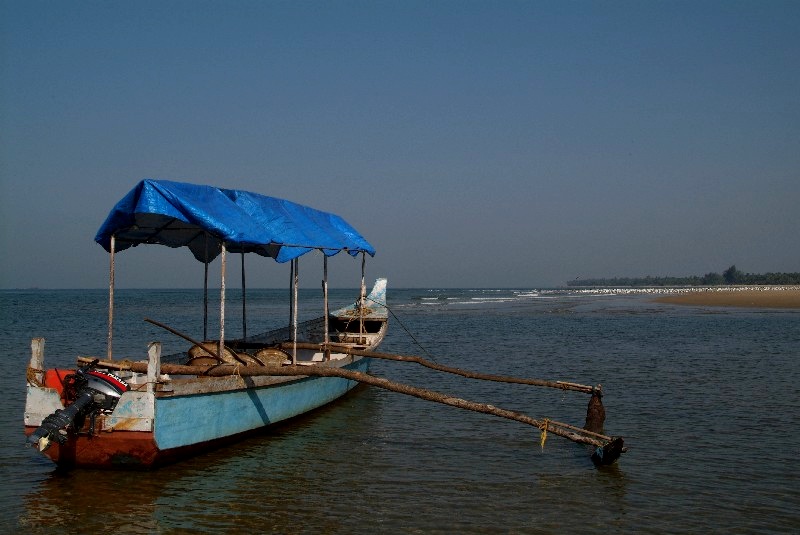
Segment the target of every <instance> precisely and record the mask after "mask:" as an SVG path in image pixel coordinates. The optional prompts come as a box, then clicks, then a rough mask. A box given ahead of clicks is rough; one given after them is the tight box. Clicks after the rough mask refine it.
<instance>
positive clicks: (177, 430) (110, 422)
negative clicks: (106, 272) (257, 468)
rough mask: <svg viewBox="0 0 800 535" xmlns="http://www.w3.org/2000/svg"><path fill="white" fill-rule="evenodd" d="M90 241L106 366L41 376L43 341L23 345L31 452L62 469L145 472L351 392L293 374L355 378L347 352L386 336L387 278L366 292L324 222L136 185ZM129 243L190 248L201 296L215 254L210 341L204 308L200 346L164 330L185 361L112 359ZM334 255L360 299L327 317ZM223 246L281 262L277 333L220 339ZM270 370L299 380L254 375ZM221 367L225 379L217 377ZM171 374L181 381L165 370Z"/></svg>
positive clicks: (243, 198)
mask: <svg viewBox="0 0 800 535" xmlns="http://www.w3.org/2000/svg"><path fill="white" fill-rule="evenodd" d="M95 239H96V241H97V242H98V243H100V244H101V245H102V246H103V247H104V248H106V250H108V251H109V253H110V255H111V256H110V258H111V262H110V265H111V270H110V284H109V330H108V333H107V338H108V350H107V354H106V356H105V359H103V360H102V361H101V360H100V359H99V358H96V359H88V358H81V359H78V360H79V362H78V364H79V367H77V368H76V369H70V370H63V369H49V370H46V369H45V368H44V355H43V347H44V340H42V339H34V340H33V341H32V344H31V347H32V356H31V362H30V365H29V368H28V373H27V380H28V386H27V399H26V404H25V433H26V434H27V435H28V442H29V443H30V444H31V445H32V446H34V447H36V448H37V449H39V450H40V451H42V452H43V453H44V454H45V455H47V456H48V457H49V458H50V459H52V460H53V461H54V462H56V463H58V464H59V465H67V466H78V467H95V468H151V467H155V466H158V465H161V464H164V463H167V462H171V461H175V460H178V459H182V458H184V457H186V456H187V455H191V454H194V453H196V452H198V451H200V450H205V449H209V448H212V447H214V446H217V445H219V444H222V443H225V442H230V441H233V440H236V439H239V438H241V437H242V436H243V435H245V434H248V433H251V432H253V431H256V430H258V429H260V428H263V427H264V426H267V425H270V424H273V423H276V422H280V421H282V420H286V419H288V418H292V417H295V416H298V415H301V414H303V413H305V412H308V411H310V410H313V409H315V408H317V407H320V406H322V405H324V404H326V403H329V402H331V401H333V400H335V399H337V398H339V397H341V396H342V395H343V394H345V393H346V392H348V391H349V390H350V389H352V388H353V387H354V386H355V385H356V384H357V382H356V381H354V380H350V379H347V378H343V377H336V376H331V377H325V376H317V375H314V376H308V375H302V367H303V366H308V365H310V364H312V363H313V364H314V368H315V369H320V368H322V369H328V368H329V369H332V370H333V369H339V370H350V371H356V372H366V371H367V370H368V367H369V362H370V359H369V358H367V357H364V356H361V355H356V354H351V353H348V349H350V348H352V350H353V351H357V350H358V351H363V350H369V349H374V348H376V347H377V346H378V345H379V344H380V343H381V341H382V340H383V338H384V336H385V334H386V329H387V325H388V321H387V320H388V315H387V309H386V280H385V279H378V280H377V281H376V283H375V285H374V287H373V288H372V291H371V292H370V294H369V295H366V289H365V285H364V259H365V257H366V255H367V254H369V255H374V249H373V248H372V246H371V245H370V244H369V243H368V242H367V241H366V240H365V239H364V238H363V237H362V236H361V235H360V234H359V233H358V232H357V231H356V230H355V229H354V228H353V227H351V226H350V225H349V224H347V223H346V222H345V221H344V220H343V219H341V218H340V217H338V216H336V215H334V214H330V213H326V212H321V211H318V210H314V209H312V208H308V207H305V206H301V205H298V204H295V203H291V202H289V201H284V200H280V199H274V198H271V197H265V196H262V195H257V194H253V193H249V192H243V191H238V190H225V189H219V188H213V187H209V186H196V185H191V184H183V183H177V182H169V181H161V180H144V181H142V182H140V183H139V184H138V185H137V186H136V187H135V188H134V189H133V190H132V191H131V192H130V193H129V194H128V195H126V196H125V197H124V198H123V199H122V200H121V201H120V202H119V203H118V204H117V205H116V206H115V207H114V209H112V211H111V213H110V214H109V216H108V219H107V220H106V222H105V223H104V225H103V226H102V227H101V229H100V231H99V232H98V234H97V237H96V238H95ZM139 244H162V245H168V246H171V247H188V248H189V249H190V250H191V251H192V253H193V254H194V256H195V258H197V259H198V260H200V261H202V262H204V263H205V264H206V283H205V288H206V291H207V288H208V284H207V282H208V281H207V273H208V269H207V266H208V263H209V262H210V261H211V260H213V259H214V258H215V257H217V256H219V257H220V258H221V263H222V264H221V273H222V281H221V285H220V293H221V295H220V329H219V337H218V338H216V339H214V340H208V339H206V338H207V336H206V334H207V332H206V331H207V323H208V322H207V317H208V314H207V309H206V310H205V311H204V316H205V318H206V321H205V326H204V333H203V340H202V341H200V342H198V341H196V340H194V339H192V338H191V337H189V336H187V335H183V334H181V333H177V331H174V330H172V329H170V328H169V327H168V326H165V325H164V327H165V328H167V329H168V330H171V331H172V332H173V333H176V334H178V335H179V336H182V337H184V338H186V339H187V340H189V341H190V345H191V347H189V349H188V351H187V352H186V353H182V354H180V355H170V356H164V357H162V355H161V345H160V344H159V343H153V344H151V345H150V347H149V350H148V358H147V359H142V360H141V361H139V362H128V361H125V362H120V361H119V360H115V359H114V355H113V344H112V342H113V317H114V315H113V310H114V297H113V296H114V258H115V254H116V253H117V252H119V251H121V250H124V249H127V248H128V247H132V246H136V245H139ZM311 251H320V252H322V253H323V254H322V257H323V259H324V274H325V280H324V281H323V297H324V298H323V302H324V312H323V314H322V316H321V317H320V318H318V319H316V320H312V321H307V322H304V323H298V321H297V316H298V313H297V312H298V311H297V287H298V275H297V274H298V258H299V257H300V256H302V255H304V254H306V253H308V252H311ZM341 251H345V252H347V253H348V254H350V255H351V256H353V257H356V256H361V259H362V262H361V266H362V275H361V293H360V296H359V297H358V299H357V300H356V302H355V303H354V304H353V305H351V306H349V307H345V308H341V309H339V310H336V311H334V312H329V311H328V310H327V308H328V299H327V295H328V294H327V257H328V256H331V255H334V254H336V253H338V252H341ZM229 252H239V253H242V254H244V253H256V254H258V255H261V256H265V257H269V258H272V259H275V260H276V261H278V262H290V263H291V267H292V277H291V279H292V292H291V293H292V300H291V301H292V314H291V318H292V320H291V324H290V325H289V326H288V327H285V328H282V329H279V330H276V331H271V332H268V333H263V334H259V335H251V336H247V335H246V327H245V329H244V330H245V335H244V336H242V337H241V338H240V339H236V340H227V341H226V340H225V329H224V325H225V256H226V253H229ZM242 265H244V262H242ZM243 269H244V268H243ZM242 281H244V273H243V274H242ZM206 302H207V300H206ZM245 317H246V316H245ZM152 323H156V324H159V323H158V322H152ZM159 325H161V324H159ZM245 325H246V322H245ZM328 343H331V344H335V345H328ZM309 347H311V349H309ZM323 348H325V349H323ZM330 348H335V349H330ZM226 367H227V368H226ZM231 367H232V368H231ZM270 367H271V368H272V369H279V368H284V367H285V368H292V369H294V370H299V372H297V373H295V375H291V376H287V375H269V374H266V372H263V370H269V369H270ZM223 368H226V369H229V370H231V369H232V371H228V372H226V374H224V375H221V374H218V373H215V371H219V370H220V369H223ZM176 369H177V370H179V371H181V372H185V371H186V370H190V371H191V372H192V373H178V374H176V373H169V371H170V370H176ZM307 369H311V368H310V367H309V368H307ZM254 370H262V371H261V372H259V373H254ZM165 372H166V373H165Z"/></svg>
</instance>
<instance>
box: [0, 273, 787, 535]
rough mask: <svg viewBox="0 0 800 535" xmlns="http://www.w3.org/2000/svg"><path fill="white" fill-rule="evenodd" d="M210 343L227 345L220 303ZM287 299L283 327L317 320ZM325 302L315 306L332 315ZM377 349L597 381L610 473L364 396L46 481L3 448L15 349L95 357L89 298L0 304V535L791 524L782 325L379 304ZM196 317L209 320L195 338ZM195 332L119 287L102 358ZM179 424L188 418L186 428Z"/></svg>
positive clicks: (555, 396)
mask: <svg viewBox="0 0 800 535" xmlns="http://www.w3.org/2000/svg"><path fill="white" fill-rule="evenodd" d="M228 293H229V297H230V300H229V302H228V303H226V304H227V312H226V337H227V338H230V337H235V336H240V335H241V333H242V330H243V325H242V313H241V309H240V308H237V307H238V302H239V301H240V300H239V299H238V298H239V295H237V292H236V291H229V292H228ZM319 293H320V292H319V291H316V292H313V291H303V292H301V304H300V319H301V320H302V319H308V318H311V317H314V316H316V315H318V314H319V312H320V310H321V306H322V304H321V298H320V296H319ZM355 293H356V292H355V291H353V290H334V291H333V292H332V301H333V303H332V307H333V306H341V305H345V304H347V303H348V302H351V301H352V298H353V296H354V295H355ZM287 294H288V292H287V291H285V290H251V291H248V294H247V303H248V307H247V329H248V334H255V333H257V332H260V331H266V330H268V329H271V328H274V327H278V326H281V325H284V324H286V323H287V321H288V318H289V311H288V307H287V306H286V305H287V303H286V301H287ZM388 298H389V307H390V309H391V312H392V314H391V316H390V329H389V335H388V336H387V338H386V340H385V341H384V344H383V345H382V346H381V350H383V351H388V352H395V353H401V354H414V355H420V356H423V357H425V358H428V359H431V360H434V361H436V362H438V363H440V364H444V365H448V366H455V367H459V368H465V369H470V370H475V371H481V372H486V373H494V374H500V375H515V376H521V377H531V378H541V379H550V380H561V381H571V382H577V383H582V384H591V385H596V384H602V387H603V392H604V393H605V396H604V398H603V402H604V404H605V408H606V413H607V418H606V424H605V431H606V433H607V434H611V435H619V436H623V437H625V441H626V445H627V446H628V448H629V451H628V452H627V453H626V454H624V455H623V456H622V458H621V459H620V460H619V462H618V463H616V464H615V465H613V466H610V467H602V468H596V467H595V466H593V464H592V463H591V461H590V459H589V451H588V450H587V448H586V447H585V446H580V445H576V444H573V443H572V442H569V441H567V440H564V439H562V438H559V437H557V436H555V435H552V434H549V436H548V438H547V440H546V441H545V443H544V445H541V441H540V438H541V434H540V431H539V430H538V429H535V428H533V427H529V426H526V425H523V424H520V423H518V422H513V421H507V420H503V419H499V418H496V417H493V416H489V415H485V414H478V413H471V412H466V411H463V410H460V409H456V408H453V407H449V406H444V405H436V404H433V403H431V402H427V401H422V400H419V399H416V398H410V397H406V396H403V395H401V394H397V393H392V392H388V391H384V390H381V389H379V388H376V387H358V388H356V389H355V390H354V391H353V392H352V393H350V394H349V395H347V396H346V397H344V398H342V399H341V400H339V401H337V402H335V403H333V404H331V405H329V406H327V407H324V408H322V409H320V410H317V411H315V412H313V413H311V414H308V415H305V416H302V417H299V418H297V419H294V420H292V421H290V422H287V423H284V424H281V425H278V426H275V427H272V428H269V429H266V430H264V432H262V433H260V434H258V435H257V436H254V437H251V438H248V439H246V440H243V441H241V442H239V443H236V444H234V445H232V446H229V447H225V448H222V449H218V450H215V451H212V452H209V453H206V454H202V455H199V456H196V457H192V458H188V459H185V460H183V461H182V462H179V463H176V464H173V465H170V466H166V467H164V468H161V469H158V470H155V471H149V472H109V471H95V470H73V471H66V472H64V471H59V470H56V469H55V466H54V465H53V464H52V463H51V462H50V461H49V460H47V459H46V458H45V457H44V456H42V455H41V454H39V453H37V452H36V451H35V450H33V449H31V448H27V447H25V445H24V444H25V440H24V435H23V423H22V418H23V410H24V396H25V369H26V366H27V363H28V360H29V358H30V339H31V338H32V337H39V336H41V337H44V338H45V339H46V346H45V362H46V364H47V365H48V366H71V365H72V364H73V363H74V360H75V357H77V356H79V355H87V356H104V355H105V352H106V329H107V321H108V316H107V302H108V296H107V294H106V292H104V291H100V290H84V291H79V290H29V291H2V292H0V313H2V317H1V318H0V333H2V337H0V340H2V344H3V347H4V351H3V354H4V356H3V358H2V359H1V360H0V367H1V368H0V393H2V398H0V403H2V405H3V410H2V424H3V425H2V434H1V435H0V452H2V456H1V457H0V467H2V481H3V485H2V487H0V511H2V513H1V514H0V531H4V532H8V533H18V532H24V533H54V532H61V533H181V532H186V533H188V532H219V533H262V532H276V533H306V532H309V533H310V532H314V533H374V532H395V533H396V532H400V533H405V532H413V533H570V532H580V533H609V532H611V533H614V532H622V533H634V532H636V533H640V532H643V533H648V532H649V533H705V532H717V533H767V532H771V533H778V532H786V533H789V532H796V531H797V530H798V529H800V512H799V511H800V469H798V461H797V459H798V458H800V446H798V443H799V442H798V436H800V416H798V414H800V412H799V411H798V407H797V406H798V403H799V402H800V395H799V394H800V392H798V390H799V388H798V385H800V358H799V357H800V312H798V311H792V310H770V309H734V308H710V307H680V306H675V305H667V304H660V303H655V302H653V301H652V296H650V295H646V294H645V295H635V294H633V295H632V294H628V293H625V292H608V291H602V292H601V291H586V292H575V291H569V290H549V291H548V290H535V289H517V290H507V289H497V290H451V289H445V290H436V289H416V290H397V289H394V290H393V289H391V287H390V290H389V293H388ZM217 309H218V302H216V301H215V300H214V299H212V300H211V303H210V304H209V320H208V323H209V325H208V329H209V331H210V334H209V336H210V337H215V336H216V334H215V332H216V331H217V330H218V325H219V319H218V317H219V316H218V313H217V312H216V310H217ZM145 317H148V318H152V319H155V320H158V321H161V322H164V323H166V324H168V325H170V326H171V327H173V328H175V329H178V330H180V331H182V332H185V333H186V334H188V335H190V336H192V337H196V338H202V337H203V329H204V325H203V295H202V291H201V290H119V291H117V295H116V307H115V319H114V325H115V327H114V340H113V344H114V345H113V347H114V354H115V356H116V357H117V358H123V357H129V358H143V357H144V356H145V354H146V349H147V343H148V342H150V341H152V340H159V341H161V342H162V343H163V344H164V346H165V349H164V351H165V352H169V351H171V350H174V351H182V350H185V349H186V343H185V342H184V341H183V340H181V339H179V338H177V337H175V336H174V335H172V334H169V333H167V332H166V331H163V330H160V329H159V328H157V327H155V326H153V325H151V324H149V323H145V322H144V321H142V320H143V318H145ZM372 372H373V373H374V374H375V375H379V376H382V377H387V378H390V379H393V380H396V381H401V382H406V383H410V384H413V385H416V386H421V387H424V388H429V389H433V390H437V391H441V392H447V393H450V394H452V395H456V396H460V397H463V398H465V399H469V400H473V401H480V402H484V403H491V404H493V405H495V406H497V407H502V408H508V409H512V410H516V411H521V412H523V413H526V414H528V415H530V416H532V417H535V418H551V419H554V420H559V421H565V422H569V423H573V424H576V425H579V426H580V425H583V420H584V418H585V413H586V406H587V402H588V396H586V395H585V394H580V393H575V392H563V391H560V390H551V389H543V388H537V387H531V386H524V385H509V384H502V383H490V382H483V381H475V380H470V379H464V378H461V377H457V376H453V375H449V374H443V373H441V372H436V371H432V370H429V369H426V368H422V367H420V366H418V365H416V364H411V363H398V362H386V361H374V363H373V366H372ZM187 418H192V419H196V420H197V421H198V423H199V424H200V423H201V422H202V418H203V415H187Z"/></svg>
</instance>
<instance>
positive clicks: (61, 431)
mask: <svg viewBox="0 0 800 535" xmlns="http://www.w3.org/2000/svg"><path fill="white" fill-rule="evenodd" d="M97 362H98V360H95V361H93V362H92V363H90V364H89V365H87V366H86V367H84V368H78V370H76V372H75V373H74V374H70V375H68V376H67V377H66V378H65V394H66V397H67V400H69V399H73V400H74V401H72V403H71V404H70V405H68V406H67V407H66V408H63V409H57V410H56V411H55V412H54V413H53V414H51V415H49V416H47V417H46V418H45V419H44V420H42V425H40V426H39V427H38V428H37V429H36V431H34V432H33V433H31V434H30V435H29V436H28V439H27V442H28V444H29V445H31V446H35V447H36V448H37V449H38V450H39V451H44V450H46V449H47V448H48V447H50V444H51V443H52V441H53V440H55V441H56V442H58V443H59V444H64V443H65V442H66V441H67V436H68V431H69V429H70V428H72V429H73V430H75V429H76V428H78V427H80V426H82V425H83V421H84V419H85V418H86V416H89V417H90V418H91V419H92V422H94V417H95V416H96V415H97V413H99V412H103V413H109V412H111V411H113V410H114V407H116V406H117V402H118V401H119V398H120V396H121V395H122V393H123V392H126V391H127V390H128V389H129V387H128V384H127V383H126V382H125V381H123V380H122V379H120V378H119V377H117V376H116V375H114V374H113V373H108V372H102V371H99V370H95V369H93V367H94V366H95V365H96V364H97ZM76 422H79V425H76ZM92 428H94V425H92Z"/></svg>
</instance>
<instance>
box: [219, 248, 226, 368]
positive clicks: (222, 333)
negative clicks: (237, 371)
mask: <svg viewBox="0 0 800 535" xmlns="http://www.w3.org/2000/svg"><path fill="white" fill-rule="evenodd" d="M219 257H220V260H221V261H222V266H221V267H220V271H221V272H222V276H221V279H222V281H221V284H220V289H219V353H218V354H219V355H222V354H223V351H225V242H224V241H223V242H222V251H221V252H220V255H219Z"/></svg>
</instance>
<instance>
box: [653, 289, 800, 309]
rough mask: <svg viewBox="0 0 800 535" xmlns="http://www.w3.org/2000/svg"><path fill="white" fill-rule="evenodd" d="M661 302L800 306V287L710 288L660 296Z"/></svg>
mask: <svg viewBox="0 0 800 535" xmlns="http://www.w3.org/2000/svg"><path fill="white" fill-rule="evenodd" d="M655 301H657V302H659V303H670V304H674V305H695V306H720V307H750V308H800V289H798V288H797V287H791V288H787V289H776V288H774V287H771V288H769V289H752V288H748V289H739V288H725V289H709V290H703V291H689V292H686V293H680V294H675V295H667V296H663V297H658V298H656V299H655Z"/></svg>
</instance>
